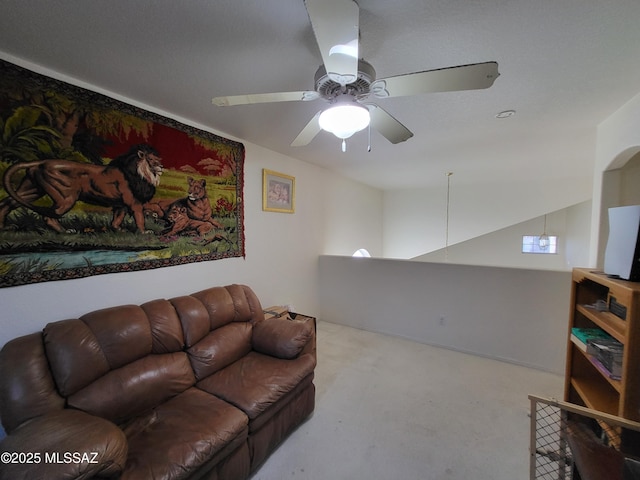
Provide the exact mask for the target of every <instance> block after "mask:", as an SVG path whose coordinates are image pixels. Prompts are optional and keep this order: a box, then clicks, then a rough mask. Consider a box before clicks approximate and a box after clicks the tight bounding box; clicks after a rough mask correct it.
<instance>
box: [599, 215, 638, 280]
mask: <svg viewBox="0 0 640 480" xmlns="http://www.w3.org/2000/svg"><path fill="white" fill-rule="evenodd" d="M604 273H606V274H607V275H609V276H611V277H615V278H621V279H623V280H630V281H632V282H638V281H640V205H630V206H627V207H612V208H610V209H609V238H608V239H607V247H606V249H605V252H604Z"/></svg>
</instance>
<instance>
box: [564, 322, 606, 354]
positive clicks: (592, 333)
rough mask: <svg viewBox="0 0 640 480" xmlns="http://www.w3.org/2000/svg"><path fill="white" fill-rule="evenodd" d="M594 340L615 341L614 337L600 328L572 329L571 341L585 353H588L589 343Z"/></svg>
mask: <svg viewBox="0 0 640 480" xmlns="http://www.w3.org/2000/svg"><path fill="white" fill-rule="evenodd" d="M593 339H613V337H611V336H610V335H609V334H608V333H606V332H605V331H604V330H602V329H600V328H578V327H573V328H572V329H571V341H572V342H573V343H574V344H575V345H576V346H577V347H578V348H579V349H580V350H582V351H583V352H587V343H588V342H589V340H593Z"/></svg>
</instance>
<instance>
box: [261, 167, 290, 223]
mask: <svg viewBox="0 0 640 480" xmlns="http://www.w3.org/2000/svg"><path fill="white" fill-rule="evenodd" d="M295 199H296V179H295V177H292V176H291V175H285V174H284V173H279V172H274V171H273V170H267V169H266V168H265V169H263V170H262V210H264V211H265V212H280V213H294V212H295Z"/></svg>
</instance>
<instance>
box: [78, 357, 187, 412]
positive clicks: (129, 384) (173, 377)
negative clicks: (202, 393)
mask: <svg viewBox="0 0 640 480" xmlns="http://www.w3.org/2000/svg"><path fill="white" fill-rule="evenodd" d="M194 383H195V378H194V376H193V371H192V370H191V365H190V364H189V360H188V359H187V355H186V353H184V352H176V353H165V354H161V355H148V356H146V357H142V358H140V359H139V360H136V361H134V362H132V363H129V364H128V365H125V366H124V367H121V368H118V369H115V370H111V371H110V372H108V373H107V374H106V375H104V376H102V377H100V378H99V379H97V380H96V381H94V382H92V383H91V384H89V385H88V386H87V387H85V388H83V389H81V390H79V391H78V392H76V393H74V394H73V395H71V396H70V397H69V398H68V399H67V404H68V406H69V407H72V408H77V409H79V410H83V411H85V412H88V413H91V414H92V415H97V416H99V417H102V418H106V419H108V420H111V421H113V422H115V423H123V422H125V421H127V420H129V419H130V418H133V417H134V416H136V415H139V414H141V413H143V412H145V411H147V410H149V409H151V408H153V407H155V406H157V405H160V404H161V403H163V402H165V401H166V400H168V399H169V398H171V397H174V396H175V395H177V394H179V393H181V392H184V391H185V390H186V389H188V388H189V387H191V386H193V384H194Z"/></svg>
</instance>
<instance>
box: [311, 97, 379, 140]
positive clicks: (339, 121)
mask: <svg viewBox="0 0 640 480" xmlns="http://www.w3.org/2000/svg"><path fill="white" fill-rule="evenodd" d="M370 120H371V118H370V116H369V109H368V108H366V107H364V106H362V105H358V104H357V103H355V102H348V103H338V104H336V105H334V106H332V107H329V108H327V109H326V110H325V111H323V112H322V113H321V114H320V118H318V123H319V124H320V128H322V129H323V130H325V131H327V132H330V133H333V134H334V135H335V136H336V137H338V138H341V139H343V140H344V139H345V138H349V137H351V135H353V134H354V133H356V132H359V131H360V130H364V129H365V128H367V126H368V125H369V121H370Z"/></svg>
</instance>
